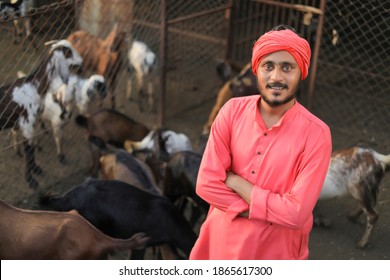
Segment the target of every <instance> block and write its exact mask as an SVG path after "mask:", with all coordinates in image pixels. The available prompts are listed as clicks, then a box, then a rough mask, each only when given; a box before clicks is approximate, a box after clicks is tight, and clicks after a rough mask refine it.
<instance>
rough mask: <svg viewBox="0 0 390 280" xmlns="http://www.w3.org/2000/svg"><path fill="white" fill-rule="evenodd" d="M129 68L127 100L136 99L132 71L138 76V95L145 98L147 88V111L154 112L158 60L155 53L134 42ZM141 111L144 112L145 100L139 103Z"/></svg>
mask: <svg viewBox="0 0 390 280" xmlns="http://www.w3.org/2000/svg"><path fill="white" fill-rule="evenodd" d="M127 57H128V61H129V67H128V72H129V76H128V79H127V94H126V96H127V98H128V99H130V100H131V99H136V98H134V93H133V85H132V80H131V79H132V77H131V76H132V75H131V72H132V70H134V71H135V74H136V81H137V83H136V86H135V89H136V93H137V94H138V95H139V97H141V98H144V97H145V89H144V87H145V86H146V101H147V109H148V110H152V109H153V106H154V89H153V88H154V82H153V79H154V78H155V77H154V76H155V74H156V71H157V58H156V55H155V54H154V52H153V51H152V50H151V49H150V48H149V47H148V46H147V45H146V44H145V43H143V42H140V41H133V43H132V45H131V48H130V50H129V51H128V54H127ZM139 108H140V110H141V111H142V110H144V105H143V100H140V101H139Z"/></svg>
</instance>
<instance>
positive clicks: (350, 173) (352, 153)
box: [319, 146, 390, 248]
mask: <svg viewBox="0 0 390 280" xmlns="http://www.w3.org/2000/svg"><path fill="white" fill-rule="evenodd" d="M389 167H390V154H389V155H382V154H380V153H378V152H376V151H374V150H373V149H371V148H367V147H362V146H355V147H352V148H349V149H344V150H339V151H335V152H333V154H332V157H331V161H330V165H329V170H328V173H327V175H326V179H325V182H324V185H323V187H322V191H321V194H320V197H319V200H327V199H334V198H337V197H343V196H347V195H348V194H349V195H350V196H352V197H353V198H354V199H355V200H356V201H357V203H358V208H357V210H356V211H355V212H353V213H352V214H351V215H350V216H349V218H350V219H351V220H352V221H356V220H357V219H358V218H359V216H360V215H361V214H362V213H363V212H364V213H365V214H366V215H367V223H366V229H365V231H364V233H363V236H362V238H361V239H360V241H359V242H358V243H357V247H359V248H363V247H365V246H366V245H367V242H368V238H369V236H370V234H371V231H372V229H373V227H374V225H375V223H376V221H377V220H378V212H377V210H376V209H375V206H376V202H377V197H378V194H379V185H380V183H381V180H382V178H383V177H384V174H385V172H386V171H388V170H389Z"/></svg>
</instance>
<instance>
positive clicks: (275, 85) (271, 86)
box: [266, 83, 288, 89]
mask: <svg viewBox="0 0 390 280" xmlns="http://www.w3.org/2000/svg"><path fill="white" fill-rule="evenodd" d="M273 87H281V88H285V89H288V86H287V85H286V84H282V83H270V84H267V85H266V88H273Z"/></svg>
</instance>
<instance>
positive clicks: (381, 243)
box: [0, 60, 390, 260]
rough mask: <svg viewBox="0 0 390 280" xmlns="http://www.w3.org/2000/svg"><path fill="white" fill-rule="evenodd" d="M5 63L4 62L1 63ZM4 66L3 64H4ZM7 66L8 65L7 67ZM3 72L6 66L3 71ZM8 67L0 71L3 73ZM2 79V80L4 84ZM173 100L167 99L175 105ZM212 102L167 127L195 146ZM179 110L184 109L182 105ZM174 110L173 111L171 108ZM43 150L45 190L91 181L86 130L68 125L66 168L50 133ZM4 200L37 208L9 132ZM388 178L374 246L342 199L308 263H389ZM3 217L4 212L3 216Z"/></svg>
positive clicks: (330, 206)
mask: <svg viewBox="0 0 390 280" xmlns="http://www.w3.org/2000/svg"><path fill="white" fill-rule="evenodd" d="M3 61H4V60H3ZM4 65H5V64H4ZM7 65H8V64H7ZM2 67H4V66H2ZM4 69H5V68H2V69H0V70H2V71H5V70H4ZM2 82H3V80H1V81H0V83H2ZM171 101H172V100H169V102H171ZM213 103H214V98H209V100H208V101H207V102H204V103H202V104H200V105H197V106H194V107H192V108H191V109H189V110H186V111H183V112H181V113H180V115H177V114H170V112H168V113H169V114H168V115H170V116H174V117H168V118H167V120H166V125H165V126H166V127H167V128H170V129H173V130H176V131H179V132H183V133H186V134H187V135H188V136H189V137H190V138H191V139H192V141H193V144H194V146H196V145H197V140H198V137H199V135H200V133H201V130H202V126H203V124H204V123H205V121H206V119H207V116H208V114H209V112H210V110H211V108H212V106H213ZM118 104H119V106H118V109H119V110H120V111H123V112H125V113H126V114H128V115H130V116H132V117H133V118H135V119H136V120H142V121H144V122H145V123H147V124H148V125H150V126H151V127H152V126H153V119H155V118H154V117H155V116H153V115H151V114H140V113H137V108H136V106H135V104H129V103H128V101H126V100H120V99H119V101H118ZM179 105H180V104H179ZM171 107H172V106H171ZM332 136H333V144H334V148H335V149H338V148H343V147H345V146H347V145H350V144H349V143H351V141H350V140H351V139H347V138H346V136H343V135H341V134H337V133H336V132H334V133H333V135H332ZM37 139H38V144H41V146H42V150H41V151H37V153H36V156H37V162H38V163H39V164H40V165H41V167H43V169H44V171H45V173H44V175H43V176H35V178H37V179H38V180H39V181H40V182H42V181H43V182H44V184H42V188H41V190H49V191H53V192H58V193H62V192H64V191H66V190H68V189H70V188H71V187H72V186H74V185H77V184H79V183H81V182H82V181H83V180H84V179H85V178H86V177H88V167H89V164H90V161H89V160H90V158H89V154H88V151H87V150H86V149H87V146H86V139H85V135H84V134H83V131H82V130H81V129H80V128H77V127H76V126H75V124H74V122H70V123H69V124H68V125H67V126H66V128H65V133H64V150H65V151H66V157H67V158H66V163H65V164H60V163H59V162H58V161H57V160H56V157H55V152H54V151H55V147H54V143H53V142H54V141H53V140H52V137H51V135H50V133H42V134H41V135H40V136H39V137H38V138H37ZM0 144H1V147H0V148H1V150H0V178H1V180H0V199H2V200H4V201H6V202H8V203H10V204H12V205H15V206H17V207H21V208H25V209H38V208H39V207H38V206H37V198H38V194H37V192H34V191H32V190H31V189H29V188H28V187H27V185H26V182H25V181H24V178H23V177H24V176H23V175H24V172H23V170H24V164H23V159H22V158H20V157H17V156H15V154H14V151H13V150H12V148H10V146H11V137H10V132H9V131H1V132H0ZM389 184H390V176H389V175H386V177H385V178H384V180H383V182H382V185H381V191H380V194H379V198H378V205H377V210H378V212H379V215H380V216H379V220H378V222H377V224H376V226H375V228H374V229H373V232H372V235H371V237H370V242H369V244H368V246H367V247H366V248H365V249H356V248H355V244H356V243H357V241H358V240H359V238H360V237H361V235H362V233H363V230H364V224H365V220H364V217H361V223H359V224H352V223H351V222H349V221H348V220H347V218H346V216H347V214H348V213H349V211H351V210H352V209H353V208H354V202H353V200H352V199H351V198H349V197H348V198H343V199H338V200H333V201H326V202H325V201H324V202H319V203H318V205H317V206H318V207H317V209H316V211H318V212H319V213H321V214H323V215H324V216H326V217H328V218H329V219H330V220H331V221H332V224H331V227H329V228H318V227H314V228H313V231H312V234H311V238H310V259H313V260H350V259H359V260H372V259H378V260H388V259H389V258H390V238H389V236H390V187H389V186H388V185H389ZM0 215H1V213H0Z"/></svg>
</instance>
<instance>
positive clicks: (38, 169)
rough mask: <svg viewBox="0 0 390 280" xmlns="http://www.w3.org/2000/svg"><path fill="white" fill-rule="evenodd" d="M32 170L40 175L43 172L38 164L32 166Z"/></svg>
mask: <svg viewBox="0 0 390 280" xmlns="http://www.w3.org/2000/svg"><path fill="white" fill-rule="evenodd" d="M32 171H33V172H34V173H35V174H37V175H42V174H43V170H42V168H40V167H39V166H38V165H36V166H34V168H33V169H32Z"/></svg>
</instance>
